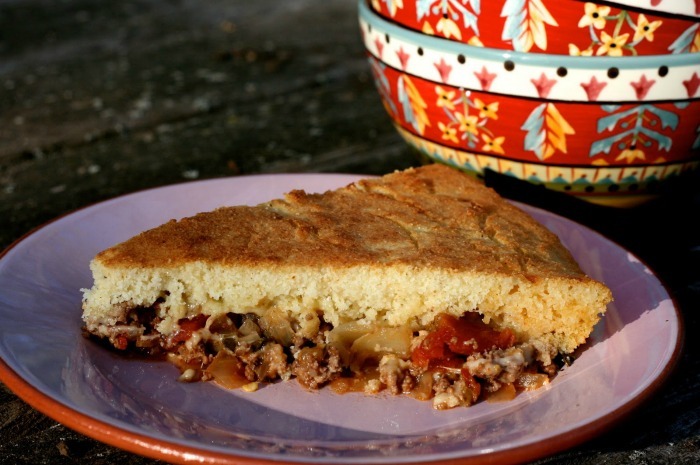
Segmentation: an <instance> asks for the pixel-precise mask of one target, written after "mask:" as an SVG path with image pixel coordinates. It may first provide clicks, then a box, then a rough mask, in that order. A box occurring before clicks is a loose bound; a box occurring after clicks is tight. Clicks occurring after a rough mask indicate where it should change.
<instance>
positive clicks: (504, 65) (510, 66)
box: [503, 60, 515, 71]
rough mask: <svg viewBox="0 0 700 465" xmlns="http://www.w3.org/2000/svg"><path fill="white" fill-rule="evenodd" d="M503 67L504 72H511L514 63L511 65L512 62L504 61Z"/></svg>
mask: <svg viewBox="0 0 700 465" xmlns="http://www.w3.org/2000/svg"><path fill="white" fill-rule="evenodd" d="M503 67H504V68H505V69H506V71H513V70H514V69H515V63H513V61H512V60H506V61H505V63H503Z"/></svg>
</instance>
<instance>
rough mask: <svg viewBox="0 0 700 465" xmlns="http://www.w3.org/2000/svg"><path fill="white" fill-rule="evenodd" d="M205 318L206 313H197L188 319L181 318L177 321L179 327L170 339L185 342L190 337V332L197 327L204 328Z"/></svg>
mask: <svg viewBox="0 0 700 465" xmlns="http://www.w3.org/2000/svg"><path fill="white" fill-rule="evenodd" d="M207 318H209V317H208V316H207V315H197V316H195V317H192V318H189V319H188V318H183V319H181V320H180V321H178V322H177V324H178V325H180V329H179V330H178V331H177V332H176V333H175V335H174V336H173V338H172V341H173V342H185V341H186V340H188V339H189V338H190V337H192V333H194V332H195V331H197V330H198V329H202V328H204V325H205V324H207Z"/></svg>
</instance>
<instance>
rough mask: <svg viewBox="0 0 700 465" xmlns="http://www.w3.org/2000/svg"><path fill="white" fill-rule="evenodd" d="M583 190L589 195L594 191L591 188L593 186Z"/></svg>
mask: <svg viewBox="0 0 700 465" xmlns="http://www.w3.org/2000/svg"><path fill="white" fill-rule="evenodd" d="M584 190H585V191H586V192H588V193H589V194H590V193H591V192H593V191H594V190H595V187H593V186H586V189H584Z"/></svg>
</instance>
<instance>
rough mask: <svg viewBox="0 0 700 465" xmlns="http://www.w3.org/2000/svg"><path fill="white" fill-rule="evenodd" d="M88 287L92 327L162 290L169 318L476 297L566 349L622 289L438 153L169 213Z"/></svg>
mask: <svg viewBox="0 0 700 465" xmlns="http://www.w3.org/2000/svg"><path fill="white" fill-rule="evenodd" d="M91 269H92V271H93V276H94V286H93V288H92V289H89V290H85V291H84V302H83V311H84V313H83V319H84V321H85V323H86V327H87V329H88V331H91V332H94V333H97V332H98V327H100V326H101V325H102V326H104V325H114V324H117V323H119V322H120V319H123V318H124V308H125V307H131V308H133V307H138V306H142V307H149V306H152V305H153V304H154V302H156V300H158V301H159V302H160V304H159V306H158V312H159V317H160V318H161V319H162V321H160V323H159V327H158V330H159V331H160V332H161V333H162V334H168V333H172V332H174V331H176V330H177V328H178V326H177V321H178V320H179V319H181V318H185V317H192V316H193V315H197V314H199V313H203V314H206V315H216V314H225V313H227V312H233V313H241V314H244V313H256V314H261V313H263V312H266V311H268V310H269V309H271V308H274V309H276V310H281V311H283V312H284V313H285V314H286V315H287V316H288V317H289V318H290V319H291V320H293V321H297V322H302V323H300V324H303V321H305V315H307V314H310V313H313V314H315V315H318V316H319V317H320V318H321V319H322V320H325V321H327V322H329V323H331V324H333V325H338V324H340V323H344V322H348V321H356V320H357V321H363V322H372V323H380V324H385V325H390V326H398V325H402V324H414V325H417V326H420V325H425V324H428V323H429V322H430V321H432V320H433V318H434V317H435V316H436V315H438V314H440V313H449V314H453V315H456V316H459V315H461V314H463V313H465V312H471V311H478V312H479V313H481V314H482V315H483V316H484V320H485V321H486V322H487V323H491V324H493V325H495V326H496V327H499V328H510V329H512V330H513V331H514V332H515V334H516V335H517V337H518V339H519V340H521V341H531V340H534V341H539V342H541V343H543V344H547V345H552V346H554V347H555V348H556V349H557V350H558V351H560V352H563V353H569V352H571V351H573V350H574V349H575V348H576V347H577V346H578V345H580V344H581V343H583V342H584V341H585V339H586V338H587V337H588V335H589V334H590V332H591V331H592V329H593V326H594V325H595V323H596V322H597V321H598V319H599V317H600V315H601V314H603V313H604V312H605V309H606V305H607V304H608V303H609V302H610V301H611V299H612V296H611V293H610V290H609V289H608V288H607V287H605V286H604V285H603V284H602V283H599V282H597V281H595V280H592V279H590V278H589V277H587V276H585V275H584V274H583V273H582V272H581V270H580V268H579V266H578V265H577V263H576V262H575V261H574V259H573V258H572V256H571V254H570V253H569V252H568V251H567V250H566V249H565V248H564V246H563V245H562V244H561V243H560V241H559V239H558V238H557V237H556V236H555V235H554V234H553V233H551V232H550V231H549V230H547V229H546V228H545V227H543V226H542V225H540V224H539V223H538V222H536V221H535V220H534V219H533V218H532V217H530V216H529V215H527V214H526V213H525V212H523V211H522V210H520V209H518V208H516V207H515V206H513V205H512V204H510V203H509V202H507V201H506V200H504V199H503V198H501V197H500V196H499V195H498V194H497V193H496V192H494V191H493V190H491V189H489V188H486V187H485V186H483V184H481V183H480V182H479V181H477V180H475V179H473V178H471V177H469V176H468V175H466V174H463V173H461V172H459V171H457V170H456V169H453V168H450V167H447V166H444V165H439V164H433V165H427V166H424V167H421V168H415V169H408V170H405V171H401V172H395V173H392V174H389V175H386V176H384V177H381V178H371V179H366V180H362V181H359V182H356V183H354V184H351V185H349V186H347V187H344V188H341V189H338V190H334V191H329V192H326V193H323V194H307V193H305V192H303V191H292V192H290V193H289V194H287V195H286V196H285V198H284V199H279V200H274V201H272V202H268V203H265V204H261V205H258V206H254V207H248V206H236V207H224V208H220V209H217V210H215V211H212V212H207V213H200V214H198V215H195V216H193V217H190V218H185V219H182V220H180V221H170V222H168V223H166V224H164V225H162V226H160V227H157V228H155V229H152V230H149V231H146V232H143V233H141V234H139V235H137V236H135V237H134V238H132V239H130V240H128V241H126V242H124V243H121V244H118V245H116V246H114V247H112V248H110V249H107V250H105V251H103V252H101V253H100V254H98V255H97V256H96V257H95V259H94V260H93V261H92V263H91Z"/></svg>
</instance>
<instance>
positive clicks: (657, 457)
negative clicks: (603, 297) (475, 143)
mask: <svg viewBox="0 0 700 465" xmlns="http://www.w3.org/2000/svg"><path fill="white" fill-rule="evenodd" d="M418 163H419V161H418V160H417V158H415V157H414V155H413V154H412V153H411V152H410V151H409V150H408V149H407V148H406V146H405V145H404V144H403V142H402V141H401V140H400V139H399V137H398V135H397V134H396V133H395V131H394V129H393V127H392V126H391V124H390V122H389V120H388V117H387V116H386V114H385V112H384V110H383V108H382V106H381V104H380V102H379V98H378V96H377V94H376V91H375V89H374V87H373V84H372V82H371V78H370V73H369V69H368V66H367V63H366V61H365V58H364V55H363V50H362V46H361V43H360V39H359V33H358V28H357V21H356V3H355V1H354V0H327V1H324V2H312V1H308V0H297V1H281V0H262V1H256V2H246V1H242V0H229V1H222V0H210V1H207V2H197V1H190V0H175V1H168V0H123V1H120V2H105V1H98V0H61V1H48V0H5V1H2V2H0V247H2V248H5V247H7V246H9V245H10V244H11V243H12V242H13V241H15V240H17V239H18V238H20V237H21V236H22V235H24V234H25V233H27V232H29V231H30V230H32V229H33V228H35V227H38V226H40V225H41V224H43V223H44V222H46V221H48V220H51V219H53V218H55V217H57V216H60V215H64V214H67V213H69V212H71V211H73V210H75V209H77V208H80V207H83V206H86V205H89V204H92V203H95V202H98V201H101V200H104V199H108V198H111V197H114V196H118V195H120V194H124V193H129V192H134V191H138V190H142V189H146V188H151V187H156V186H163V185H166V184H173V183H179V182H183V181H188V180H193V179H208V178H218V177H225V176H237V175H247V174H254V173H280V172H351V173H360V174H382V173H386V172H389V171H391V170H394V169H398V168H404V167H407V166H410V165H417V164H418ZM487 181H488V182H490V183H492V185H494V186H495V187H496V188H497V189H498V190H500V191H501V192H502V193H503V194H504V195H506V196H508V197H511V198H513V199H516V200H521V201H524V202H526V203H530V204H533V205H539V206H543V207H545V208H548V209H550V210H552V211H554V212H556V213H558V214H560V215H562V216H566V217H569V218H571V219H574V220H576V221H579V222H581V223H583V224H586V225H588V226H589V227H591V228H593V229H595V230H597V231H599V232H601V233H602V234H604V235H606V236H608V237H609V238H611V239H612V240H614V241H616V242H617V243H619V244H620V245H622V246H624V247H626V248H628V249H629V250H630V251H632V252H633V253H634V254H636V255H638V256H639V257H640V258H641V259H642V260H643V261H644V262H645V263H647V264H648V265H649V267H650V268H651V269H652V270H654V271H655V272H656V273H657V274H658V276H659V277H660V278H661V279H662V280H663V281H664V282H665V284H666V285H667V287H668V289H669V291H670V292H671V293H672V295H673V296H674V297H675V299H676V302H677V304H678V306H679V308H680V311H681V313H682V314H683V317H684V319H685V330H686V340H685V346H684V352H683V353H682V355H681V356H680V358H679V362H678V365H677V369H676V370H675V371H674V373H673V375H672V376H671V377H670V378H669V379H668V381H667V382H666V383H665V384H664V385H663V386H662V387H661V388H660V389H659V390H658V391H657V392H655V394H654V395H653V396H652V397H651V398H650V399H649V400H648V401H647V402H646V403H644V404H643V405H642V406H640V407H639V408H638V409H636V410H635V411H633V412H632V413H631V414H630V415H629V416H627V417H626V418H625V419H624V420H623V421H622V422H620V423H618V424H617V425H616V426H614V427H613V428H612V429H610V430H608V431H606V432H604V433H603V434H602V435H600V436H599V437H597V438H594V439H592V440H590V441H588V442H586V443H584V444H582V445H580V446H577V447H575V448H573V449H570V450H568V451H564V452H561V453H559V454H557V455H554V456H551V457H545V458H542V459H541V460H540V461H539V462H537V463H548V464H554V463H556V464H594V463H595V464H598V463H606V464H618V463H620V464H621V463H625V464H627V463H659V464H661V463H663V464H665V463H668V464H695V463H700V369H699V368H700V337H698V335H699V334H700V322H699V319H698V308H700V231H699V230H698V226H697V221H696V220H697V216H698V213H699V212H700V190H699V189H697V179H694V180H689V181H688V182H686V183H683V184H681V185H679V186H677V187H676V188H675V189H673V190H671V191H670V192H668V193H667V195H666V196H665V197H663V198H662V199H661V200H659V201H656V202H652V203H650V204H648V205H645V206H642V207H638V208H635V209H630V210H612V209H608V208H603V207H594V206H592V205H588V204H581V203H580V202H578V201H573V200H571V201H569V199H562V198H559V197H557V196H552V195H549V194H548V193H546V192H542V191H541V190H540V189H536V188H532V189H530V188H526V187H524V186H520V185H515V186H514V185H512V183H510V182H505V181H504V180H500V179H492V180H489V179H488V176H487ZM0 463H7V464H20V463H27V464H30V463H31V464H36V463H90V464H107V463H124V464H126V463H130V464H145V463H154V461H153V460H152V459H147V458H142V457H139V456H136V455H133V454H130V453H128V452H124V451H121V450H119V449H116V448H113V447H110V446H107V445H104V444H102V443H100V442H99V441H96V440H93V439H90V438H87V437H84V436H82V435H80V434H77V433H75V432H73V431H71V430H69V429H67V428H65V427H64V426H62V425H60V424H58V423H56V422H55V421H53V420H51V419H50V418H48V417H46V416H44V415H43V414H42V413H39V412H38V411H36V410H34V409H33V408H32V407H30V406H29V405H27V404H26V403H24V402H23V401H22V400H20V399H19V398H17V397H15V395H14V394H13V393H12V392H10V391H9V390H8V389H7V388H6V387H5V386H2V385H0Z"/></svg>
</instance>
